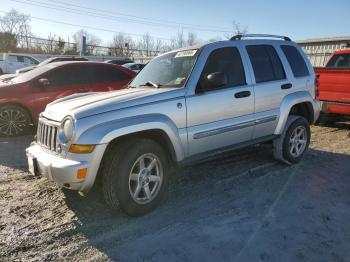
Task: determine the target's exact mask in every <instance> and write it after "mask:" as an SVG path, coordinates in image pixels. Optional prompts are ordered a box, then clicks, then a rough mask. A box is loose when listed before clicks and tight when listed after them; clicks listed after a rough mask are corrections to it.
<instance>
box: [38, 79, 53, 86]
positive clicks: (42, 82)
mask: <svg viewBox="0 0 350 262" xmlns="http://www.w3.org/2000/svg"><path fill="white" fill-rule="evenodd" d="M38 84H39V87H46V86H49V85H50V81H49V80H48V79H47V78H41V79H39V81H38Z"/></svg>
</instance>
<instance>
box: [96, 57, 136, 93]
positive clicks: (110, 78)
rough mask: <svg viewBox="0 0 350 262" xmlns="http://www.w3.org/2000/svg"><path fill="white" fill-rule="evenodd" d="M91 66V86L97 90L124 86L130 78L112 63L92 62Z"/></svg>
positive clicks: (115, 88) (109, 89)
mask: <svg viewBox="0 0 350 262" xmlns="http://www.w3.org/2000/svg"><path fill="white" fill-rule="evenodd" d="M91 68H92V73H91V86H92V90H93V91H97V92H101V91H111V90H117V89H121V88H124V87H126V85H127V84H128V83H129V82H130V80H131V78H132V77H131V76H129V75H128V74H127V73H126V72H124V71H122V70H121V69H119V68H118V67H117V66H114V65H109V64H102V63H101V64H94V65H92V67H91Z"/></svg>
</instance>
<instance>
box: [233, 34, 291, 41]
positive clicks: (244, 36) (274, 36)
mask: <svg viewBox="0 0 350 262" xmlns="http://www.w3.org/2000/svg"><path fill="white" fill-rule="evenodd" d="M247 37H256V38H263V37H267V38H280V39H284V40H285V41H292V40H291V39H290V38H289V37H288V36H283V35H266V34H246V35H235V36H233V37H231V39H230V40H232V41H234V40H241V39H242V38H247Z"/></svg>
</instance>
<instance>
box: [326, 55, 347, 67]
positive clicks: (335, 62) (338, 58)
mask: <svg viewBox="0 0 350 262" xmlns="http://www.w3.org/2000/svg"><path fill="white" fill-rule="evenodd" d="M326 67H350V54H338V55H334V56H332V58H331V60H329V62H328V63H327V66H326Z"/></svg>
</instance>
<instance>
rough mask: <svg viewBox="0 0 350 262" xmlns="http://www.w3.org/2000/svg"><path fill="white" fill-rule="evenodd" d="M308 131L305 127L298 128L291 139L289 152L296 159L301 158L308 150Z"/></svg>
mask: <svg viewBox="0 0 350 262" xmlns="http://www.w3.org/2000/svg"><path fill="white" fill-rule="evenodd" d="M306 144H307V131H306V128H305V127H303V126H298V127H296V128H295V129H294V130H293V132H292V135H291V136H290V139H289V152H290V154H291V155H292V156H293V157H294V158H297V157H299V156H300V155H301V154H302V153H303V152H304V151H305V148H306Z"/></svg>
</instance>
